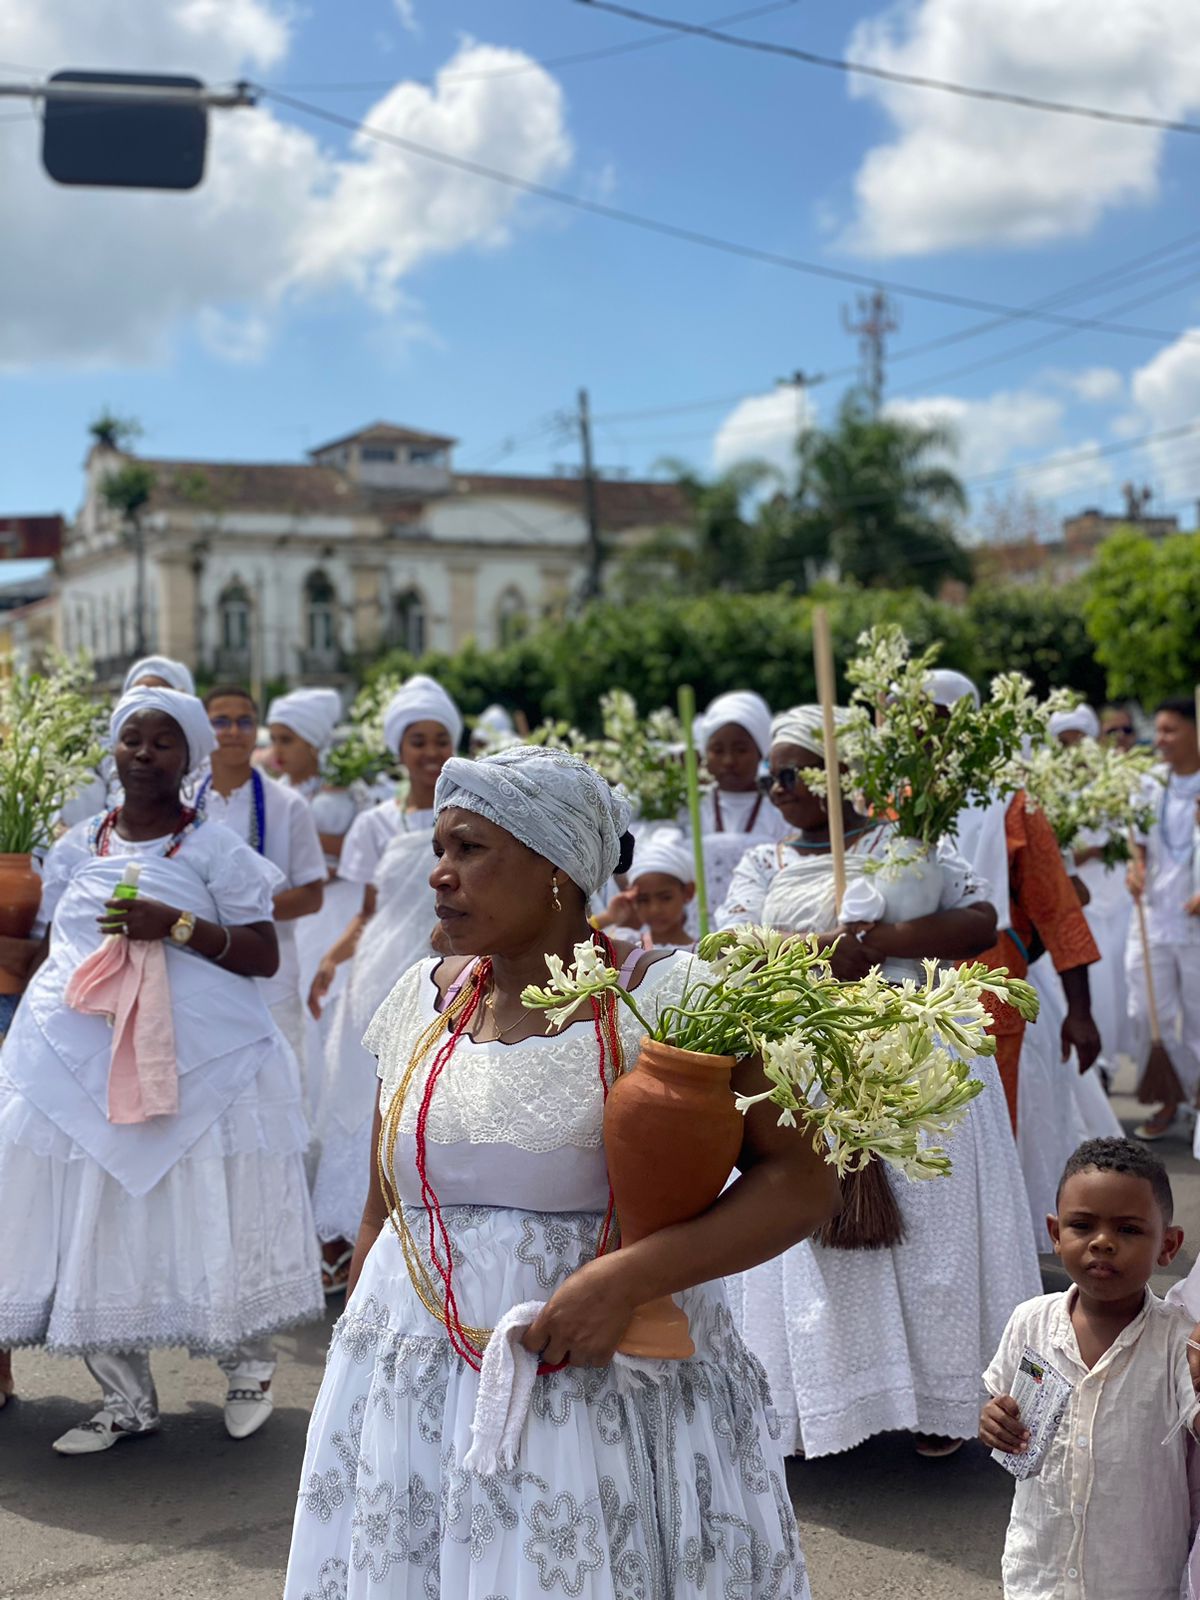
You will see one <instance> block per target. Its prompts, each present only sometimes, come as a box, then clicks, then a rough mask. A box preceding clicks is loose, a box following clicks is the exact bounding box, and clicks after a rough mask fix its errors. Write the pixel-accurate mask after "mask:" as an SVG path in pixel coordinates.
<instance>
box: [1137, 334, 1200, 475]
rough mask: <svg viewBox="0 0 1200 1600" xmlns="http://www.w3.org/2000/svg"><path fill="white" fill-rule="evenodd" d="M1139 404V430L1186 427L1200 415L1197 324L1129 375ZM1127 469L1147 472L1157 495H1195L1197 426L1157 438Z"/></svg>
mask: <svg viewBox="0 0 1200 1600" xmlns="http://www.w3.org/2000/svg"><path fill="white" fill-rule="evenodd" d="M1130 391H1131V393H1132V395H1133V399H1134V403H1135V405H1136V406H1137V407H1138V416H1139V419H1140V423H1141V426H1140V428H1138V429H1137V430H1136V431H1137V432H1139V433H1161V432H1163V431H1165V430H1170V429H1172V428H1180V427H1185V426H1187V425H1188V424H1190V423H1194V422H1195V421H1196V419H1197V417H1200V328H1189V329H1187V330H1186V331H1185V332H1184V333H1183V334H1181V335H1180V337H1179V338H1178V339H1176V341H1175V342H1174V344H1170V345H1168V346H1167V347H1166V349H1165V350H1160V351H1159V352H1158V354H1157V355H1155V356H1153V357H1152V358H1151V359H1150V360H1149V361H1147V362H1146V364H1145V366H1143V367H1139V368H1138V370H1137V371H1136V372H1135V373H1134V375H1133V378H1132V379H1131V381H1130ZM1130 460H1131V461H1132V462H1135V463H1136V466H1135V468H1134V471H1133V472H1132V473H1131V474H1129V475H1130V476H1136V477H1137V478H1139V479H1141V478H1142V477H1148V478H1149V481H1150V484H1151V487H1152V488H1153V489H1154V491H1155V493H1156V495H1157V496H1158V497H1159V499H1160V500H1166V501H1177V500H1182V499H1194V498H1195V497H1196V496H1197V495H1200V432H1198V433H1192V434H1184V435H1183V436H1182V437H1181V438H1177V439H1158V440H1155V441H1154V442H1153V443H1151V444H1149V445H1147V446H1146V448H1145V451H1144V452H1143V453H1139V454H1138V455H1137V456H1131V457H1130Z"/></svg>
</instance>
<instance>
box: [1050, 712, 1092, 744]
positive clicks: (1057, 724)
mask: <svg viewBox="0 0 1200 1600" xmlns="http://www.w3.org/2000/svg"><path fill="white" fill-rule="evenodd" d="M1060 733H1082V734H1083V736H1084V738H1086V739H1098V738H1099V737H1100V718H1099V717H1098V716H1097V715H1096V713H1095V712H1094V711H1093V710H1092V708H1091V706H1088V705H1079V706H1076V707H1075V709H1074V711H1056V712H1055V713H1054V715H1053V716H1052V717H1051V718H1050V737H1051V738H1052V739H1057V738H1058V736H1059V734H1060Z"/></svg>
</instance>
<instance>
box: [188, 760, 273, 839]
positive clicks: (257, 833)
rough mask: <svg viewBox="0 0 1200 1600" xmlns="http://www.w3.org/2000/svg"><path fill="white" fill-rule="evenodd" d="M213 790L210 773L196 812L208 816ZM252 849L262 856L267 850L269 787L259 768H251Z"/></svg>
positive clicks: (200, 791)
mask: <svg viewBox="0 0 1200 1600" xmlns="http://www.w3.org/2000/svg"><path fill="white" fill-rule="evenodd" d="M211 788H212V773H211V772H210V773H209V774H208V776H207V777H206V778H205V780H204V782H203V783H202V784H201V785H200V789H199V792H198V793H197V795H196V810H197V811H199V812H200V813H201V815H207V812H208V795H209V790H210V789H211ZM249 844H250V848H251V849H252V850H253V851H254V852H255V854H257V855H260V856H261V855H262V854H263V853H264V852H265V850H266V848H267V785H266V782H265V780H264V779H263V775H262V773H261V772H260V771H259V770H258V768H257V767H251V768H250V838H249Z"/></svg>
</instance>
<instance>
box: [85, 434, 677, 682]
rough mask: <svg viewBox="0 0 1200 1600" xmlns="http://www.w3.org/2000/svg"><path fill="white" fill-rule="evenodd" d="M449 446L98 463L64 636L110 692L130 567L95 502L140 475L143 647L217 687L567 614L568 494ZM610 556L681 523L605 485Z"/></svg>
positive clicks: (125, 630) (571, 521) (657, 498)
mask: <svg viewBox="0 0 1200 1600" xmlns="http://www.w3.org/2000/svg"><path fill="white" fill-rule="evenodd" d="M453 446H454V440H452V439H447V438H444V437H441V436H439V435H436V434H428V433H420V432H416V431H414V430H412V429H410V428H400V427H396V426H394V425H393V424H391V423H383V422H380V423H376V424H374V425H373V426H371V427H368V428H364V429H362V430H361V431H359V432H357V433H352V434H349V435H347V436H346V437H345V438H342V439H335V440H333V441H332V442H331V443H330V444H327V445H323V446H321V447H320V448H319V449H317V450H313V451H310V452H309V460H308V462H307V463H306V464H283V463H273V462H262V463H259V462H208V461H169V460H157V459H153V458H149V457H140V456H139V457H132V456H130V455H128V454H126V453H123V452H120V451H117V450H114V449H112V448H109V447H106V446H104V445H96V446H94V447H93V449H92V451H91V453H90V454H89V456H88V459H87V463H86V474H87V482H86V492H85V498H84V502H83V505H82V507H81V508H80V511H79V515H78V517H77V519H76V521H75V524H74V526H73V527H72V528H71V530H70V531H69V533H68V535H67V539H66V543H65V545H64V550H63V557H62V581H61V590H60V597H59V598H60V632H61V638H62V643H63V646H64V647H65V648H66V649H67V650H71V651H74V650H79V649H85V650H88V651H89V652H90V653H91V655H92V656H93V658H94V660H95V661H96V664H97V676H98V677H99V678H100V679H102V680H103V679H108V678H112V677H116V676H117V675H118V674H119V673H120V672H121V671H123V669H124V667H125V666H126V665H127V663H128V662H129V661H130V660H131V659H132V655H133V651H134V648H135V641H136V628H135V615H136V592H137V566H136V557H135V554H134V549H133V545H132V542H131V538H130V534H129V531H128V529H127V528H126V527H125V526H124V524H123V521H122V518H121V516H120V514H119V513H117V512H115V511H114V510H113V509H112V508H111V507H109V505H108V504H107V502H106V500H105V498H104V495H103V493H102V484H103V482H104V480H105V478H106V477H108V476H109V475H110V474H111V473H113V472H114V471H115V470H117V469H119V468H120V467H122V466H123V465H125V464H126V463H128V462H130V461H132V460H137V461H139V462H141V463H142V464H143V465H144V466H146V467H147V468H149V469H150V471H151V472H152V473H153V478H154V486H153V491H152V493H151V495H150V499H149V501H148V503H147V505H146V507H145V509H144V511H143V512H142V515H141V527H142V538H143V543H144V550H145V574H146V597H145V611H144V616H145V642H146V646H147V648H148V649H149V650H153V651H156V652H161V653H163V654H166V655H170V656H175V657H177V658H179V659H181V660H183V661H186V662H187V663H188V664H189V665H190V666H192V667H194V668H197V669H199V670H201V671H205V672H207V673H209V674H211V675H214V676H216V677H218V678H234V679H239V680H251V679H253V680H255V681H258V682H262V681H270V680H274V679H287V680H291V681H304V680H306V679H308V680H317V679H319V680H329V679H337V678H338V677H339V676H341V675H342V674H344V673H346V672H347V670H348V668H349V665H350V663H351V660H352V658H353V657H355V656H357V655H362V654H371V653H373V652H376V651H378V650H380V649H381V648H386V647H388V646H393V645H395V646H401V647H404V648H407V649H409V650H411V651H412V652H413V653H414V654H419V653H420V652H421V651H423V650H427V649H428V650H456V649H458V648H459V647H460V646H462V645H463V644H465V643H466V642H467V641H468V640H475V641H476V642H477V643H478V644H479V645H481V646H483V647H487V646H491V645H495V644H497V643H500V642H502V641H503V640H505V639H506V638H508V637H510V636H511V635H512V633H513V632H514V631H515V630H518V629H520V628H522V627H524V626H526V625H527V624H530V623H534V622H537V621H539V620H541V619H543V618H546V617H553V616H556V615H559V614H561V613H562V611H563V609H564V608H565V606H566V605H567V603H568V602H569V600H570V599H571V598H572V597H573V595H574V594H576V593H577V592H578V590H579V587H580V585H581V582H582V580H583V578H584V575H585V572H586V568H587V553H588V539H587V523H586V519H585V515H584V503H583V485H582V483H581V482H580V480H579V479H577V478H537V477H527V478H520V477H507V476H503V475H496V474H479V473H457V472H455V470H454V467H453V463H452V450H453ZM597 509H598V520H599V523H600V527H601V532H602V534H603V535H604V536H605V540H606V543H618V544H619V543H625V542H626V541H635V540H637V539H638V538H639V537H644V536H645V535H646V534H648V533H649V532H651V531H652V530H654V529H656V528H658V527H662V526H664V525H666V524H672V525H675V526H678V525H680V524H681V523H682V522H685V521H686V520H687V509H686V506H685V504H684V502H683V501H682V498H681V496H680V495H679V492H678V491H677V489H676V488H675V487H674V485H672V484H664V483H649V482H634V481H625V480H611V479H605V480H601V481H600V482H599V483H598V485H597Z"/></svg>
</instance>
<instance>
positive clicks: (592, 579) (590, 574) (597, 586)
mask: <svg viewBox="0 0 1200 1600" xmlns="http://www.w3.org/2000/svg"><path fill="white" fill-rule="evenodd" d="M579 444H580V449H581V450H582V453H583V514H584V516H585V518H586V519H587V538H588V569H587V577H586V578H585V580H584V586H583V597H584V599H585V600H598V599H599V598H600V591H601V587H602V584H603V576H604V546H603V544H602V543H601V540H600V519H599V515H598V512H597V510H596V468H595V465H594V463H593V461H592V414H591V410H590V408H589V404H588V392H587V390H586V389H580V391H579Z"/></svg>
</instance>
